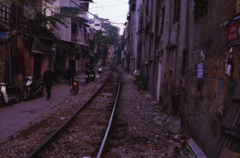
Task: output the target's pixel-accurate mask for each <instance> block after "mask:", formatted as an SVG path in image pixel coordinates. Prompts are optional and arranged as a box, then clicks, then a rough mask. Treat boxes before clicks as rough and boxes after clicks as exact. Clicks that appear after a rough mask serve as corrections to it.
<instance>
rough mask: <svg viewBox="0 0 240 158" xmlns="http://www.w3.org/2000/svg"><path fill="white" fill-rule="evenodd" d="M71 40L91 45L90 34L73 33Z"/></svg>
mask: <svg viewBox="0 0 240 158" xmlns="http://www.w3.org/2000/svg"><path fill="white" fill-rule="evenodd" d="M71 41H72V42H77V43H79V44H83V45H89V37H88V36H84V37H83V36H80V35H77V34H72V35H71Z"/></svg>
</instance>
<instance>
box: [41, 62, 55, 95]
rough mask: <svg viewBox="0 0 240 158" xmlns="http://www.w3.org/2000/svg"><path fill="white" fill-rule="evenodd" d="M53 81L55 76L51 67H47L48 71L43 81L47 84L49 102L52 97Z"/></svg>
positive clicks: (44, 74)
mask: <svg viewBox="0 0 240 158" xmlns="http://www.w3.org/2000/svg"><path fill="white" fill-rule="evenodd" d="M53 79H54V74H53V72H52V71H51V70H50V66H49V65H47V67H46V71H45V72H44V73H43V81H44V83H45V86H46V91H47V100H49V99H50V97H51V88H52V82H53Z"/></svg>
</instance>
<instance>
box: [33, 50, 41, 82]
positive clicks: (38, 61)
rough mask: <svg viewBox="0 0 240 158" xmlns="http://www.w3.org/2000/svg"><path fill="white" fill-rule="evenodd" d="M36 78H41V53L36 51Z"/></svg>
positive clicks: (34, 74)
mask: <svg viewBox="0 0 240 158" xmlns="http://www.w3.org/2000/svg"><path fill="white" fill-rule="evenodd" d="M33 71H34V72H33V77H34V78H41V54H39V53H35V55H34V70H33Z"/></svg>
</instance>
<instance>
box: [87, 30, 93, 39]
mask: <svg viewBox="0 0 240 158" xmlns="http://www.w3.org/2000/svg"><path fill="white" fill-rule="evenodd" d="M86 29H87V31H88V33H89V34H90V36H89V39H90V40H92V39H93V36H92V32H91V30H90V28H88V27H86Z"/></svg>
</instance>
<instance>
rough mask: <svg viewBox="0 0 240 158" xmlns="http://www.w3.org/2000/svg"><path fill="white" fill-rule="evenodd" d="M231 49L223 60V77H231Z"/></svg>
mask: <svg viewBox="0 0 240 158" xmlns="http://www.w3.org/2000/svg"><path fill="white" fill-rule="evenodd" d="M232 49H233V48H232V47H231V48H230V51H229V53H228V55H227V58H226V60H225V75H226V76H231V70H232V55H233V54H232V53H233V51H232Z"/></svg>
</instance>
